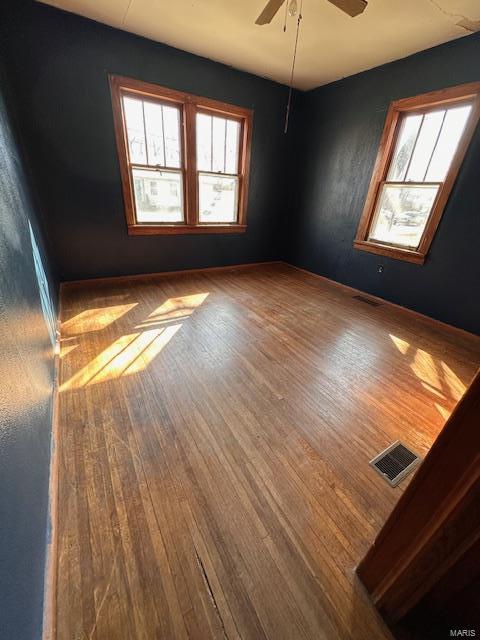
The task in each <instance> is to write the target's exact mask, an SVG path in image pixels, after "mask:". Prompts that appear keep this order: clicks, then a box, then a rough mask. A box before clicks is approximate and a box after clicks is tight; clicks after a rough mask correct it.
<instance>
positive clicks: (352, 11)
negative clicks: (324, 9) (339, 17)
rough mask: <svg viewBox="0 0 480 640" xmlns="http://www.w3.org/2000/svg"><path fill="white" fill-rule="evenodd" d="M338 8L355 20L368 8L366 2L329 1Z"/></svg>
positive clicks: (356, 0) (360, 0) (350, 0)
mask: <svg viewBox="0 0 480 640" xmlns="http://www.w3.org/2000/svg"><path fill="white" fill-rule="evenodd" d="M329 2H331V3H332V4H334V5H335V6H336V7H338V8H339V9H341V10H342V11H345V13H348V15H349V16H352V18H354V17H355V16H358V14H360V13H363V11H365V9H366V7H367V2H366V0H329Z"/></svg>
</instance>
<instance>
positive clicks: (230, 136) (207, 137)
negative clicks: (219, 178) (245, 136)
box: [197, 113, 240, 173]
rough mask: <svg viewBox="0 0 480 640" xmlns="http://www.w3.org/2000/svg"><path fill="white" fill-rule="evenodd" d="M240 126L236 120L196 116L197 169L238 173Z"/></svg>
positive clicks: (204, 115) (203, 115)
mask: <svg viewBox="0 0 480 640" xmlns="http://www.w3.org/2000/svg"><path fill="white" fill-rule="evenodd" d="M239 142H240V124H239V123H238V122H237V121H236V120H229V119H228V118H218V117H217V116H209V115H206V114H204V113H199V114H197V169H198V170H199V171H213V172H215V173H238V153H239Z"/></svg>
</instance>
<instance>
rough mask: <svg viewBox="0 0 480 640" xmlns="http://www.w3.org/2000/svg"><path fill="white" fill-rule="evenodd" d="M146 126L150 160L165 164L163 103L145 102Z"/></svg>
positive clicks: (152, 162) (153, 162) (151, 162)
mask: <svg viewBox="0 0 480 640" xmlns="http://www.w3.org/2000/svg"><path fill="white" fill-rule="evenodd" d="M144 108H145V128H146V130H147V145H148V162H147V164H160V165H162V166H165V153H164V147H163V124H162V105H161V104H154V103H153V102H145V103H144Z"/></svg>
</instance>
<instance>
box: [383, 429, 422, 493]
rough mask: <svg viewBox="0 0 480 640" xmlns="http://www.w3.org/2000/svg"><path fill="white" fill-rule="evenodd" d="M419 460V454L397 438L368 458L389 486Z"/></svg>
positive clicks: (409, 470) (394, 483) (407, 472)
mask: <svg viewBox="0 0 480 640" xmlns="http://www.w3.org/2000/svg"><path fill="white" fill-rule="evenodd" d="M421 460H422V459H421V458H420V456H417V454H416V453H413V451H411V450H410V449H408V447H406V446H405V445H404V444H402V443H401V442H400V441H399V440H397V442H394V443H393V444H391V445H390V446H389V447H387V448H386V449H385V451H382V452H381V453H379V454H378V456H375V458H374V459H373V460H370V464H371V466H372V467H373V468H374V469H375V470H376V471H378V473H379V474H380V475H381V476H382V477H383V478H385V480H386V481H387V482H388V484H389V485H390V486H392V487H395V486H396V485H397V484H398V483H399V482H400V481H401V480H403V478H405V476H406V475H408V474H409V473H410V472H411V471H413V469H415V468H416V467H417V466H418V465H419V464H420V462H421Z"/></svg>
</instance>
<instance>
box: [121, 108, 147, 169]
mask: <svg viewBox="0 0 480 640" xmlns="http://www.w3.org/2000/svg"><path fill="white" fill-rule="evenodd" d="M123 108H124V112H125V121H126V125H127V138H128V149H129V152H130V161H131V162H135V163H138V164H147V153H146V149H145V132H144V128H143V109H142V101H141V100H136V99H135V98H127V97H124V98H123Z"/></svg>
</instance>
